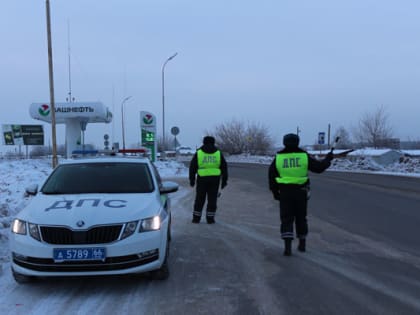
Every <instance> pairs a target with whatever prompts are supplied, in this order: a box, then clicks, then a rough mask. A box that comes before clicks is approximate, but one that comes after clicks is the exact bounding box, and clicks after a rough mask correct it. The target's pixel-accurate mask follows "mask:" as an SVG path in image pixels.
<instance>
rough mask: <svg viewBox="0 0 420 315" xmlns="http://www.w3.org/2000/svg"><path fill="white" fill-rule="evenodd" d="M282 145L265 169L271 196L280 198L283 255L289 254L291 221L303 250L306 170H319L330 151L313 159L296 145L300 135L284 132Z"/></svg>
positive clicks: (299, 246)
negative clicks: (321, 158)
mask: <svg viewBox="0 0 420 315" xmlns="http://www.w3.org/2000/svg"><path fill="white" fill-rule="evenodd" d="M283 144H284V149H283V150H281V151H279V152H277V154H276V157H275V158H274V160H273V162H272V163H271V165H270V168H269V171H268V177H269V186H270V190H271V192H272V193H273V197H274V199H276V200H279V201H280V221H281V225H280V232H281V237H282V239H283V240H284V246H285V247H284V255H285V256H290V255H291V254H292V240H293V238H294V233H293V225H294V224H295V225H296V236H297V238H298V239H299V245H298V250H299V251H301V252H304V251H305V250H306V236H307V234H308V222H307V219H306V215H307V202H308V199H309V178H308V170H309V171H311V172H314V173H322V172H323V171H325V170H326V169H327V168H328V167H329V166H330V165H331V160H332V159H333V154H332V152H330V153H328V154H327V156H326V157H325V159H323V160H320V161H319V160H316V159H314V158H313V157H311V156H310V155H309V154H308V153H307V152H306V151H304V150H302V149H300V148H299V136H298V135H296V134H292V133H290V134H287V135H285V136H284V137H283Z"/></svg>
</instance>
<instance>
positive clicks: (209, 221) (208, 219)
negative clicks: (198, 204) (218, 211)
mask: <svg viewBox="0 0 420 315" xmlns="http://www.w3.org/2000/svg"><path fill="white" fill-rule="evenodd" d="M206 219H207V223H208V224H215V223H216V220H215V219H214V217H207V218H206Z"/></svg>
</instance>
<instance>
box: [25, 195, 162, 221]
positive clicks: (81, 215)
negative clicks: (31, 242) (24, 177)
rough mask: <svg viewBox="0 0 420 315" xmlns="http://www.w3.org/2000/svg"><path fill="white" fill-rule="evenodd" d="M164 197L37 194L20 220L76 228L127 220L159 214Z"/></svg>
mask: <svg viewBox="0 0 420 315" xmlns="http://www.w3.org/2000/svg"><path fill="white" fill-rule="evenodd" d="M159 198H161V196H159V195H158V194H156V193H145V194H80V195H46V194H42V193H40V194H38V195H37V196H35V197H34V198H33V199H32V201H31V202H30V204H29V205H28V206H27V207H26V208H25V209H24V210H23V211H22V212H20V213H19V215H18V217H19V219H22V220H25V221H27V222H31V223H35V224H42V225H44V224H48V225H67V226H71V227H74V228H77V226H76V223H77V222H79V221H83V222H84V227H85V228H86V227H89V226H93V225H98V224H109V223H125V222H130V221H136V220H140V219H143V218H148V217H152V216H154V215H157V214H158V213H159V211H160V204H161V203H160V200H159Z"/></svg>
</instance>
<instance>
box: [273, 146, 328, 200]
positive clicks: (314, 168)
mask: <svg viewBox="0 0 420 315" xmlns="http://www.w3.org/2000/svg"><path fill="white" fill-rule="evenodd" d="M294 152H300V153H302V152H303V153H306V154H307V155H308V170H309V171H311V172H314V173H322V172H323V171H325V170H326V169H327V168H328V167H330V165H331V160H332V154H327V156H326V157H325V159H323V160H317V159H315V158H313V157H312V156H311V155H310V154H308V153H307V152H306V151H304V150H302V149H300V148H287V147H286V148H284V149H283V150H281V151H278V152H277V154H282V153H294ZM276 177H279V172H278V171H277V168H276V159H275V158H274V160H273V162H272V163H271V165H270V167H269V169H268V180H269V187H270V190H271V191H272V192H276V191H279V189H280V190H282V189H296V188H301V187H304V186H308V185H309V179H308V181H307V182H306V183H304V184H302V185H297V184H279V183H277V182H276Z"/></svg>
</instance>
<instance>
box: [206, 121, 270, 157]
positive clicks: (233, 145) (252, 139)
mask: <svg viewBox="0 0 420 315" xmlns="http://www.w3.org/2000/svg"><path fill="white" fill-rule="evenodd" d="M207 134H209V135H213V136H214V137H215V138H216V141H217V145H218V147H219V148H220V149H221V150H222V151H223V152H226V153H228V154H241V153H251V154H265V153H267V152H269V151H270V150H271V148H272V147H273V140H272V139H271V137H270V135H269V133H268V128H267V127H265V126H263V125H261V124H258V123H248V125H247V126H245V123H243V122H240V121H238V120H231V121H229V122H225V123H221V124H219V125H217V126H216V128H215V132H214V133H213V134H212V133H209V132H207Z"/></svg>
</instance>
